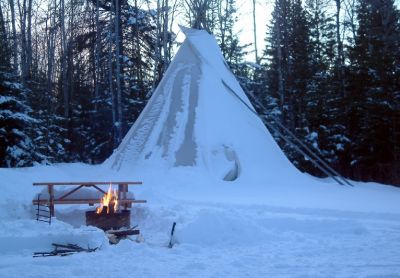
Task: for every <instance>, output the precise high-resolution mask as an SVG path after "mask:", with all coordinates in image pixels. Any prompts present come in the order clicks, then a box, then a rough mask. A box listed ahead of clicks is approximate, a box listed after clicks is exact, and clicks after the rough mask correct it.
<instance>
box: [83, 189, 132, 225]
mask: <svg viewBox="0 0 400 278" xmlns="http://www.w3.org/2000/svg"><path fill="white" fill-rule="evenodd" d="M118 204H119V202H118V194H117V191H116V190H113V189H112V187H111V184H110V187H109V188H108V191H107V193H106V194H104V196H103V197H102V198H101V202H100V207H98V208H97V209H96V211H87V212H86V225H88V226H89V225H91V226H95V227H98V228H100V229H102V230H103V231H108V230H111V229H120V228H122V227H125V228H129V227H130V224H131V223H130V216H131V212H130V211H129V210H119V206H118Z"/></svg>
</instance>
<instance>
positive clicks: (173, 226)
mask: <svg viewBox="0 0 400 278" xmlns="http://www.w3.org/2000/svg"><path fill="white" fill-rule="evenodd" d="M175 226H176V222H174V224H172V229H171V237H170V239H169V244H168V248H172V246H174V242H173V241H172V239H173V237H174V232H175Z"/></svg>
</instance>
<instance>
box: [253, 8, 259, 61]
mask: <svg viewBox="0 0 400 278" xmlns="http://www.w3.org/2000/svg"><path fill="white" fill-rule="evenodd" d="M253 36H254V58H255V60H254V61H255V62H256V64H258V52H257V24H256V0H253Z"/></svg>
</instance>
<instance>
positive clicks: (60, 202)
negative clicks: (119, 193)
mask: <svg viewBox="0 0 400 278" xmlns="http://www.w3.org/2000/svg"><path fill="white" fill-rule="evenodd" d="M100 202H101V201H100V199H63V200H60V199H54V200H53V203H54V204H56V205H67V204H99V203H100ZM32 203H33V204H34V205H37V204H38V203H39V204H48V203H49V200H45V199H40V200H37V199H35V200H33V201H32ZM118 203H120V204H132V203H135V204H139V203H147V201H146V200H134V199H126V200H118Z"/></svg>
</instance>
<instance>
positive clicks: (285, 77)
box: [263, 0, 311, 165]
mask: <svg viewBox="0 0 400 278" xmlns="http://www.w3.org/2000/svg"><path fill="white" fill-rule="evenodd" d="M309 33H310V30H309V24H308V21H307V16H306V12H305V10H304V9H303V7H302V3H301V1H300V0H276V1H275V6H274V11H273V13H272V23H271V26H270V28H269V33H268V36H267V48H266V50H265V55H266V57H267V58H268V63H267V64H264V67H265V70H266V76H265V81H266V83H265V84H264V85H263V87H267V88H268V91H267V92H266V96H265V97H264V100H265V102H266V106H267V108H268V110H269V111H267V115H275V116H279V119H280V121H281V123H282V124H283V125H285V126H286V127H288V128H289V129H290V130H291V131H292V132H294V133H297V135H298V136H299V137H301V138H303V137H304V136H306V135H307V132H305V131H307V119H306V114H305V112H306V109H305V108H306V102H305V96H306V93H307V89H308V84H309V81H310V78H311V72H310V58H311V56H310V55H311V44H310V41H309ZM270 121H271V122H273V119H270ZM280 143H282V147H283V148H284V150H285V151H286V154H287V155H288V156H289V157H290V158H292V160H293V161H294V163H295V164H296V165H298V159H300V158H299V157H297V154H296V153H295V152H293V150H292V149H291V146H288V145H285V143H284V142H280Z"/></svg>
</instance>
